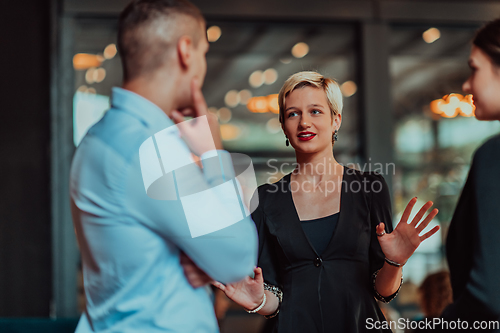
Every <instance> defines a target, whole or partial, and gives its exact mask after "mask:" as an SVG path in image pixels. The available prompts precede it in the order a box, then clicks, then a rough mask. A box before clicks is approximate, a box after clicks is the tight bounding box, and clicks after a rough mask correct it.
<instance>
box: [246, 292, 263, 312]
mask: <svg viewBox="0 0 500 333" xmlns="http://www.w3.org/2000/svg"><path fill="white" fill-rule="evenodd" d="M264 305H266V293H264V299H263V300H262V303H261V304H260V305H259V306H258V307H257V308H255V309H253V310H246V309H245V310H246V311H247V312H248V313H256V312H259V311H260V310H262V308H263V307H264Z"/></svg>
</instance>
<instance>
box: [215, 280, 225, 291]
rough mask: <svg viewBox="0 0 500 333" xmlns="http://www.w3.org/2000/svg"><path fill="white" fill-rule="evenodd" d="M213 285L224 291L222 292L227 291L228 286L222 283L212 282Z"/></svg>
mask: <svg viewBox="0 0 500 333" xmlns="http://www.w3.org/2000/svg"><path fill="white" fill-rule="evenodd" d="M212 285H213V286H214V287H217V288H219V289H220V290H222V291H224V292H225V291H226V286H225V285H223V284H222V283H220V282H219V281H212Z"/></svg>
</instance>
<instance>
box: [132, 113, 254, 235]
mask: <svg viewBox="0 0 500 333" xmlns="http://www.w3.org/2000/svg"><path fill="white" fill-rule="evenodd" d="M192 121H198V122H200V124H199V125H201V130H200V131H199V137H197V138H196V140H204V142H207V143H209V144H210V143H211V146H212V149H211V150H209V151H208V152H207V153H205V154H203V155H202V156H201V160H202V164H203V168H204V169H205V172H206V173H209V174H208V175H207V174H206V176H207V177H208V178H213V179H218V180H219V181H218V182H215V183H214V182H211V185H209V184H208V183H207V182H206V181H200V180H199V179H200V178H199V177H193V175H194V173H199V172H200V170H199V167H198V165H197V164H196V162H195V161H194V159H193V157H192V155H191V153H190V151H189V148H188V147H187V146H186V145H182V144H180V145H179V144H172V143H175V142H178V140H179V137H180V131H179V128H178V126H177V125H173V126H170V127H167V128H165V129H164V130H161V131H159V132H158V133H156V134H154V135H153V136H151V137H149V138H148V139H146V140H145V141H144V142H143V143H142V145H141V146H140V148H139V159H140V165H141V173H142V180H143V182H144V188H145V190H146V193H147V195H148V196H149V197H150V198H151V199H154V200H167V201H168V200H180V202H181V204H182V208H183V211H184V215H185V217H186V220H187V223H188V226H189V231H190V233H191V237H192V238H195V237H199V236H203V235H207V234H210V233H212V232H215V231H218V230H221V229H224V228H226V227H229V226H231V225H233V224H235V223H238V222H239V221H241V220H242V219H244V218H245V217H247V216H249V215H250V214H251V213H252V212H253V211H254V210H255V209H256V208H257V206H258V200H255V199H254V200H251V197H252V194H253V193H254V192H255V190H256V189H257V180H256V178H255V171H254V168H253V164H252V160H251V158H250V157H249V156H247V155H244V154H236V153H232V154H231V160H232V161H229V160H228V159H227V158H226V159H224V158H222V157H221V156H220V155H219V153H218V152H217V150H216V147H215V143H214V140H213V137H212V136H211V132H210V127H209V124H208V119H207V117H206V116H202V117H197V118H194V119H191V120H186V121H184V122H183V125H184V126H186V125H189V122H192ZM233 169H234V174H233V173H232V172H230V171H231V170H233ZM228 175H229V177H228ZM221 179H222V180H221Z"/></svg>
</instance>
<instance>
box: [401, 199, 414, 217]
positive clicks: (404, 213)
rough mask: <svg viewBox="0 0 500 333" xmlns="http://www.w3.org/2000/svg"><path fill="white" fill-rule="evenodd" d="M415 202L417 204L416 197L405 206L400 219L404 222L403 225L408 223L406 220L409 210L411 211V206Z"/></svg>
mask: <svg viewBox="0 0 500 333" xmlns="http://www.w3.org/2000/svg"><path fill="white" fill-rule="evenodd" d="M416 202H417V197H415V198H413V199H411V200H410V202H408V205H406V208H405V211H404V212H403V216H402V217H401V222H404V223H407V222H408V219H409V218H410V214H411V210H412V209H413V206H415V203H416ZM401 222H400V223H401Z"/></svg>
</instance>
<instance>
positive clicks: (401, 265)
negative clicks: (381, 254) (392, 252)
mask: <svg viewBox="0 0 500 333" xmlns="http://www.w3.org/2000/svg"><path fill="white" fill-rule="evenodd" d="M385 262H386V263H388V264H389V265H391V266H394V267H403V266H404V265H405V264H406V261H405V262H404V263H402V264H399V263H397V262H395V261H393V260H391V259H387V258H385Z"/></svg>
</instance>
